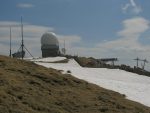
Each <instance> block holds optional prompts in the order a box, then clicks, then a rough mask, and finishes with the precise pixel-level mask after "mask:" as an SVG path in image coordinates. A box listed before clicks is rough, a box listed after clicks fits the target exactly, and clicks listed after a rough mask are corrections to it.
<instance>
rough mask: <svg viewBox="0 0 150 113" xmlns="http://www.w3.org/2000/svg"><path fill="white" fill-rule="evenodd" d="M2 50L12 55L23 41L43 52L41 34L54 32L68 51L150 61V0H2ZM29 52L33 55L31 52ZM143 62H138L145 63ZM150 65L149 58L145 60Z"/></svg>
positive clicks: (125, 61)
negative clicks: (22, 36)
mask: <svg viewBox="0 0 150 113" xmlns="http://www.w3.org/2000/svg"><path fill="white" fill-rule="evenodd" d="M0 2H1V3H0V54H1V55H9V37H10V33H9V31H10V28H9V26H12V27H11V30H12V52H13V53H14V52H16V51H18V49H19V47H20V43H21V28H20V27H18V26H19V25H20V20H21V19H20V18H21V16H22V18H23V24H24V41H25V46H26V48H27V49H28V50H29V51H30V52H31V53H32V55H33V56H36V57H37V56H39V57H40V56H41V43H40V39H41V36H42V35H43V34H44V33H45V32H54V33H55V34H56V36H57V37H58V40H59V43H60V49H61V48H62V47H63V42H64V40H65V43H66V49H67V54H71V55H78V56H86V57H95V58H114V57H115V58H118V59H119V62H117V63H118V64H127V65H131V66H134V65H136V62H135V61H134V60H133V59H135V58H137V57H139V58H140V59H147V60H149V61H150V13H149V10H150V7H149V4H150V0H0ZM27 56H29V55H27ZM142 65H143V62H139V66H142ZM146 69H147V70H150V64H146Z"/></svg>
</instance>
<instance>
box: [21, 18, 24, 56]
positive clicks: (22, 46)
mask: <svg viewBox="0 0 150 113" xmlns="http://www.w3.org/2000/svg"><path fill="white" fill-rule="evenodd" d="M21 37H22V43H21V53H22V54H21V58H22V59H23V57H24V55H23V51H24V50H23V48H24V40H23V23H22V16H21Z"/></svg>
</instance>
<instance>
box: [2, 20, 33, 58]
mask: <svg viewBox="0 0 150 113" xmlns="http://www.w3.org/2000/svg"><path fill="white" fill-rule="evenodd" d="M0 27H9V28H10V52H9V56H10V57H11V56H13V57H16V58H22V59H23V58H24V56H25V50H26V51H27V52H28V53H29V54H30V55H31V56H32V54H31V53H30V52H29V51H28V49H27V48H26V47H25V46H24V40H23V23H22V17H21V25H19V24H18V25H0ZM12 27H21V38H22V40H21V47H20V48H19V50H18V51H17V52H16V53H14V54H12V44H11V42H12ZM24 49H25V50H24ZM32 57H33V56H32Z"/></svg>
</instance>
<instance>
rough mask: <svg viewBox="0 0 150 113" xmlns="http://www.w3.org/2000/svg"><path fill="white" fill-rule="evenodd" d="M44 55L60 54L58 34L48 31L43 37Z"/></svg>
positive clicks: (42, 48) (53, 55)
mask: <svg viewBox="0 0 150 113" xmlns="http://www.w3.org/2000/svg"><path fill="white" fill-rule="evenodd" d="M41 50H42V57H55V56H58V55H59V53H60V52H59V42H58V40H57V36H56V35H55V34H54V33H52V32H48V33H45V34H43V36H42V37H41Z"/></svg>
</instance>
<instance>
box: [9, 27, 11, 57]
mask: <svg viewBox="0 0 150 113" xmlns="http://www.w3.org/2000/svg"><path fill="white" fill-rule="evenodd" d="M9 56H10V57H11V26H10V53H9Z"/></svg>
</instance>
